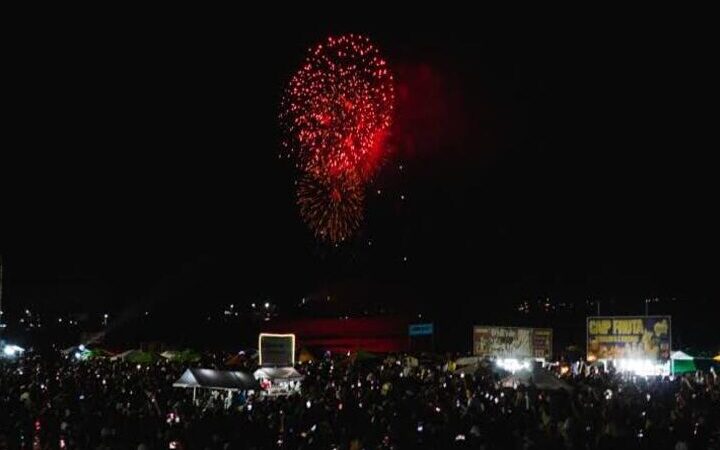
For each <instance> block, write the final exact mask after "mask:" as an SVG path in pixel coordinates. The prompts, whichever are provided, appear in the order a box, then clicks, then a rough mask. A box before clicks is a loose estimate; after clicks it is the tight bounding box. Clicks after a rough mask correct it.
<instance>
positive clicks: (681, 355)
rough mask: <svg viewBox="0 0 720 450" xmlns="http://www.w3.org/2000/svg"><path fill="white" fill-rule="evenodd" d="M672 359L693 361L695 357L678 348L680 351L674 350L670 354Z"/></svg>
mask: <svg viewBox="0 0 720 450" xmlns="http://www.w3.org/2000/svg"><path fill="white" fill-rule="evenodd" d="M670 359H674V360H681V361H692V360H693V359H695V358H693V357H692V356H690V355H688V354H687V353H685V352H682V351H679V350H678V351H675V352H672V354H671V355H670Z"/></svg>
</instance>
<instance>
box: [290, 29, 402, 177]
mask: <svg viewBox="0 0 720 450" xmlns="http://www.w3.org/2000/svg"><path fill="white" fill-rule="evenodd" d="M394 96H395V94H394V88H393V77H392V74H391V73H390V71H389V70H388V67H387V63H386V62H385V60H384V59H383V58H382V56H381V55H380V53H379V52H378V50H377V49H376V48H375V47H374V46H373V45H372V44H371V43H370V40H369V39H368V38H367V37H364V36H358V35H353V34H350V35H345V36H340V37H329V38H328V39H327V41H326V42H325V43H324V44H319V45H317V46H316V47H315V48H314V49H310V52H309V55H308V56H307V58H306V60H305V62H304V63H303V65H302V67H301V68H300V69H299V70H298V71H297V72H296V73H295V74H294V75H293V77H292V79H291V80H290V83H289V85H288V87H287V89H286V91H285V97H284V100H283V112H282V114H281V119H282V121H283V122H284V123H285V126H286V128H287V131H288V139H286V141H285V143H284V144H285V147H286V148H287V150H288V151H289V152H290V153H291V154H294V155H295V156H296V157H297V159H298V162H299V165H300V167H301V168H302V169H303V170H304V171H306V172H312V173H313V174H315V175H316V176H323V177H330V178H333V177H336V176H343V175H345V174H347V173H348V172H355V175H354V176H359V177H360V178H362V179H367V178H368V177H369V176H370V175H371V174H372V172H373V171H374V170H375V168H376V166H377V164H374V162H375V160H377V155H376V153H377V152H378V151H379V150H380V149H381V146H382V140H383V138H384V136H385V135H386V132H387V129H388V128H389V126H390V122H391V118H392V111H393V104H394Z"/></svg>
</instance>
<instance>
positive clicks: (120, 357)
mask: <svg viewBox="0 0 720 450" xmlns="http://www.w3.org/2000/svg"><path fill="white" fill-rule="evenodd" d="M134 351H135V350H126V351H124V352H122V353H118V354H117V355H115V356H112V357H110V361H117V360H124V359H125V357H126V356H128V355H129V354H130V353H132V352H134Z"/></svg>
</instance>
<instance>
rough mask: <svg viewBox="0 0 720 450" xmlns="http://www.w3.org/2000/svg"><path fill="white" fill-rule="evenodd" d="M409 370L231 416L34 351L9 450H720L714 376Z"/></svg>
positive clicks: (111, 372)
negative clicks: (551, 376) (549, 381)
mask: <svg viewBox="0 0 720 450" xmlns="http://www.w3.org/2000/svg"><path fill="white" fill-rule="evenodd" d="M409 360H410V359H408V358H404V357H402V356H397V357H382V358H375V359H366V360H359V359H358V360H354V359H352V358H348V357H347V356H346V355H342V356H339V357H329V356H328V357H324V358H321V359H318V360H315V361H311V362H306V363H303V364H300V365H299V366H298V370H299V371H300V372H301V373H302V374H303V375H304V379H303V381H302V385H301V390H300V392H299V393H295V394H292V395H288V396H269V395H263V393H262V392H252V393H239V394H238V395H234V396H233V400H232V403H231V404H230V405H228V404H227V402H226V401H222V400H223V399H222V397H221V395H220V394H218V393H213V392H208V393H206V394H204V395H200V396H199V397H198V398H197V399H196V401H193V394H192V391H188V390H185V389H180V388H174V387H173V386H172V385H173V382H174V381H175V380H177V379H178V377H179V376H180V375H181V374H182V372H183V371H184V369H185V368H186V366H185V365H182V364H179V363H173V362H169V361H157V362H152V363H149V364H134V363H129V362H124V361H111V360H109V359H105V358H98V359H94V360H90V361H77V360H76V359H74V358H72V357H66V356H63V355H61V354H58V355H33V354H30V353H28V354H26V355H24V356H23V357H21V358H20V359H18V360H15V361H2V362H0V449H4V448H8V449H36V448H37V449H45V448H48V449H55V448H67V449H138V450H140V449H148V450H149V449H173V448H176V449H271V448H275V449H298V450H303V449H352V450H360V449H453V448H458V449H624V448H633V449H673V450H680V449H713V448H720V380H718V378H717V375H716V374H715V373H714V372H697V373H693V374H686V375H684V376H679V377H672V378H671V377H652V378H644V377H629V376H626V375H621V374H616V373H612V372H604V371H601V370H595V369H589V368H586V369H585V370H580V371H568V372H567V373H564V374H563V375H562V377H563V378H564V381H565V382H566V385H567V388H563V389H552V390H544V389H540V388H538V387H537V386H534V385H533V384H532V383H529V384H527V385H525V384H519V385H514V386H507V385H504V384H503V383H501V379H502V377H503V376H506V375H507V374H506V373H502V372H501V371H499V370H497V369H496V368H494V367H492V366H491V365H488V364H479V365H478V366H477V367H475V368H474V369H473V370H470V371H468V370H464V371H462V373H458V372H457V371H452V370H450V368H451V367H450V368H449V367H448V365H447V364H446V363H445V362H444V361H443V360H442V359H440V358H436V359H430V358H428V359H425V360H424V359H422V358H420V359H419V361H418V360H417V359H414V358H412V363H410V362H408V361H409ZM223 361H224V358H223V357H222V356H221V355H213V356H210V355H208V356H204V360H203V361H201V362H198V363H197V366H203V367H214V368H217V369H226V367H224V363H223ZM243 364H244V367H240V368H239V370H245V371H252V370H253V369H254V367H253V360H251V359H248V360H246V361H245V362H244V363H243ZM234 369H235V370H238V368H237V367H236V368H234ZM558 376H560V375H558Z"/></svg>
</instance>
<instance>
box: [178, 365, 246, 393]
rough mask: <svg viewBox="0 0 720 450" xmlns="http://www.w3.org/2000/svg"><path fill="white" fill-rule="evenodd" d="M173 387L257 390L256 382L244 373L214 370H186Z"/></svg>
mask: <svg viewBox="0 0 720 450" xmlns="http://www.w3.org/2000/svg"><path fill="white" fill-rule="evenodd" d="M173 387H182V388H204V389H227V390H238V391H248V390H256V389H259V388H260V386H259V384H258V382H257V381H256V380H255V379H253V377H251V376H250V375H249V374H247V373H244V372H234V371H233V372H231V371H228V370H214V369H187V370H185V372H184V373H183V374H182V376H181V377H180V378H179V379H178V380H177V381H176V382H175V383H173Z"/></svg>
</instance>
